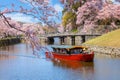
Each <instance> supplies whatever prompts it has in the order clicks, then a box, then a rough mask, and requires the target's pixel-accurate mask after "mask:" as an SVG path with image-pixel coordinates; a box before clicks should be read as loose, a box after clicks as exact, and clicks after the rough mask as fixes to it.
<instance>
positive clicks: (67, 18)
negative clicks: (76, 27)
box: [62, 11, 76, 27]
mask: <svg viewBox="0 0 120 80" xmlns="http://www.w3.org/2000/svg"><path fill="white" fill-rule="evenodd" d="M75 22H76V14H75V13H73V12H71V11H69V12H65V13H64V15H63V17H62V24H63V26H65V27H66V25H67V24H68V23H72V24H74V23H75Z"/></svg>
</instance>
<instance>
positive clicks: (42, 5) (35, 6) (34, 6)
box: [0, 0, 57, 49]
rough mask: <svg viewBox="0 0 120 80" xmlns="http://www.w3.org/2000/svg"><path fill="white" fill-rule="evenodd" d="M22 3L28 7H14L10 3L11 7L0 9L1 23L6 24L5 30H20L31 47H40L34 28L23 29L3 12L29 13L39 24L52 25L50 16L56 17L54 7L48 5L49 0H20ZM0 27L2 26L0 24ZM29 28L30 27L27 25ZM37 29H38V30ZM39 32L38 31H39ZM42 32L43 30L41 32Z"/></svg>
mask: <svg viewBox="0 0 120 80" xmlns="http://www.w3.org/2000/svg"><path fill="white" fill-rule="evenodd" d="M20 1H21V2H22V3H25V4H29V5H30V6H29V8H26V7H23V6H20V8H19V9H16V8H15V7H16V6H17V5H15V4H12V5H11V8H5V9H4V10H3V11H0V17H2V20H3V22H4V23H3V24H6V25H7V27H6V28H7V30H9V31H12V29H15V30H17V31H20V32H22V33H24V34H25V36H26V37H27V39H29V42H30V43H31V46H32V48H33V49H35V48H36V49H41V48H42V47H41V46H40V44H39V39H38V37H36V34H37V33H36V30H35V29H33V28H31V29H28V28H27V30H25V29H22V28H21V27H22V26H21V25H19V24H16V22H13V21H11V20H9V19H7V17H6V16H5V14H8V13H23V14H25V15H30V16H32V17H34V18H36V19H38V20H39V22H40V23H41V24H46V25H48V26H49V25H50V26H51V25H52V24H54V22H55V21H53V20H54V19H52V18H51V17H53V16H56V17H57V12H56V11H55V9H54V8H53V7H52V6H51V5H49V0H20ZM1 27H3V26H2V25H1ZM39 27H40V26H39ZM10 28H12V29H10ZM29 28H30V27H29ZM38 31H39V30H38ZM39 33H40V32H39ZM42 33H43V32H42Z"/></svg>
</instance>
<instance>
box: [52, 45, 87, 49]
mask: <svg viewBox="0 0 120 80" xmlns="http://www.w3.org/2000/svg"><path fill="white" fill-rule="evenodd" d="M51 47H52V48H59V49H74V48H82V49H87V47H84V46H71V45H52V46H51Z"/></svg>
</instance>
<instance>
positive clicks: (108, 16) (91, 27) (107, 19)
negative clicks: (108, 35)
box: [76, 0, 120, 33]
mask: <svg viewBox="0 0 120 80" xmlns="http://www.w3.org/2000/svg"><path fill="white" fill-rule="evenodd" d="M119 11H120V5H117V4H113V3H110V2H108V1H105V2H103V1H102V0H101V1H100V0H92V1H87V2H86V3H85V4H84V5H82V6H81V7H79V8H78V12H77V22H76V23H77V24H79V25H80V27H82V31H83V32H99V31H100V32H102V33H104V32H105V31H106V30H113V29H116V28H119V26H117V24H116V22H118V23H119V22H120V16H119V14H120V12H119ZM111 26H112V27H111ZM102 29H103V30H102ZM95 30H96V31H95Z"/></svg>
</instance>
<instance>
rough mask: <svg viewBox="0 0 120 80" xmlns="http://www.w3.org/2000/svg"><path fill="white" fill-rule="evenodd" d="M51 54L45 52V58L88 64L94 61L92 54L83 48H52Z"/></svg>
mask: <svg viewBox="0 0 120 80" xmlns="http://www.w3.org/2000/svg"><path fill="white" fill-rule="evenodd" d="M52 48H53V52H46V57H47V58H53V59H59V60H75V61H85V62H90V61H93V59H94V52H93V51H92V52H87V49H88V48H86V47H83V46H65V45H64V46H52Z"/></svg>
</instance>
